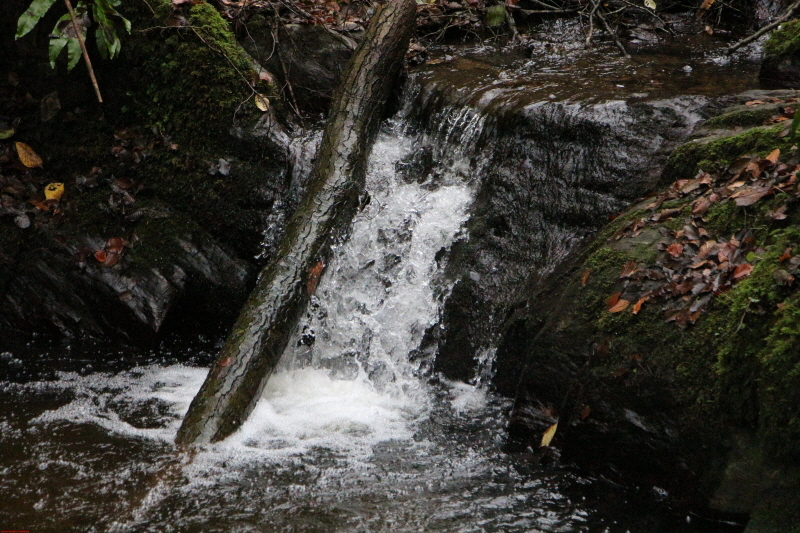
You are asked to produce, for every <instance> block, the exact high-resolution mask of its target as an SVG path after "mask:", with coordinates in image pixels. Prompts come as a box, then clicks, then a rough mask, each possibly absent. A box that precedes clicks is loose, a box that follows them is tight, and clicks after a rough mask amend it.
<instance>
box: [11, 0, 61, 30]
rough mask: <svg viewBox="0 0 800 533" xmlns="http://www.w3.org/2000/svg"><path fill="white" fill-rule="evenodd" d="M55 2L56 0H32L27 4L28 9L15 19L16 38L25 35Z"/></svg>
mask: <svg viewBox="0 0 800 533" xmlns="http://www.w3.org/2000/svg"><path fill="white" fill-rule="evenodd" d="M55 2H56V0H33V2H31V5H30V6H28V9H26V10H25V13H23V14H22V15H21V16H20V17H19V20H18V21H17V35H16V39H19V38H20V37H22V36H24V35H27V33H28V32H29V31H31V30H32V29H33V27H34V26H36V23H37V22H39V19H41V18H42V17H43V16H44V14H45V13H47V10H48V9H50V8H51V7H52V5H53V4H55Z"/></svg>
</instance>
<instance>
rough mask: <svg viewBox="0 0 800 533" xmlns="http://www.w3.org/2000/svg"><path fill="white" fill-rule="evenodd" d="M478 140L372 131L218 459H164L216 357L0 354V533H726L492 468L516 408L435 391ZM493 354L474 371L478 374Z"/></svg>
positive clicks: (599, 493)
mask: <svg viewBox="0 0 800 533" xmlns="http://www.w3.org/2000/svg"><path fill="white" fill-rule="evenodd" d="M409 101H411V100H409ZM406 112H407V110H406ZM483 121H484V118H483V117H482V115H480V114H479V113H476V112H474V111H472V110H470V109H469V108H461V109H460V110H458V109H456V110H453V109H450V110H442V111H441V116H437V117H435V119H434V120H433V122H435V123H437V124H439V127H438V129H437V130H436V131H433V132H429V133H420V132H415V131H412V130H410V129H409V128H408V127H407V126H406V125H404V123H403V122H402V121H398V122H397V123H393V124H389V125H388V126H387V127H386V128H384V131H383V132H382V134H381V135H380V137H379V139H378V141H377V143H376V145H375V147H374V150H373V155H372V157H371V159H370V168H369V174H368V179H367V195H365V197H364V202H363V203H364V207H363V209H362V210H361V211H360V213H359V214H358V216H357V218H356V220H355V222H354V226H353V231H352V233H351V237H350V239H349V240H348V241H347V242H346V243H340V244H339V245H337V248H336V250H335V251H334V254H333V259H332V263H331V265H329V267H328V269H327V273H326V275H325V277H324V278H323V280H322V282H321V284H320V286H319V288H318V289H317V293H316V295H315V297H314V298H313V301H312V303H311V305H310V306H309V308H308V312H307V316H306V317H305V319H304V320H303V321H302V322H301V324H300V326H299V327H298V330H297V332H296V334H295V338H294V340H293V341H292V343H291V344H290V347H289V348H288V349H287V352H286V354H285V355H284V358H283V361H282V365H281V368H280V369H279V370H278V371H277V372H276V373H275V374H274V375H273V376H272V378H271V379H270V381H269V383H268V385H267V388H266V390H265V391H264V394H263V397H262V398H261V400H260V402H259V404H258V405H257V407H256V409H255V411H254V412H253V414H252V415H251V417H250V418H249V420H248V421H247V422H246V424H245V425H244V426H243V427H242V428H241V429H240V431H238V432H237V433H236V434H234V435H233V436H232V437H231V438H230V439H228V440H227V441H225V442H223V443H219V444H216V445H213V446H210V447H208V448H205V449H202V450H200V451H198V452H197V453H195V454H193V455H191V456H189V455H182V454H179V453H178V452H177V451H176V450H175V448H174V446H173V444H172V439H173V437H174V435H175V432H176V430H177V427H178V425H179V423H180V419H181V417H182V416H183V414H184V413H185V411H186V410H187V408H188V405H189V402H190V401H191V399H192V397H193V396H194V394H195V392H196V391H197V390H198V389H199V387H200V385H201V383H202V381H203V379H204V377H205V374H206V372H207V370H206V368H207V367H206V366H204V365H207V364H208V362H209V361H210V359H211V358H212V357H213V353H214V347H213V346H208V345H207V343H206V344H205V345H202V343H201V345H202V347H201V348H194V347H188V346H183V347H181V348H178V349H177V350H174V351H171V350H168V349H166V348H165V349H164V350H162V351H159V352H153V353H125V354H121V353H107V352H105V351H104V349H103V348H102V347H98V346H92V347H86V346H82V347H81V346H68V345H64V346H60V347H52V346H51V347H49V348H48V349H46V350H42V349H41V348H40V347H38V346H32V347H30V348H29V349H28V350H22V351H27V352H28V353H26V354H22V351H21V352H19V353H11V352H7V353H4V354H0V364H2V367H1V368H2V372H3V374H2V376H3V381H2V382H0V401H1V403H0V449H1V450H2V454H1V455H0V528H2V529H6V530H30V531H32V532H37V533H38V532H45V531H54V532H55V531H93V532H110V531H120V532H126V531H136V532H138V531H158V532H170V531H176V532H193V531H197V532H200V531H202V532H217V531H218V532H269V533H271V532H279V531H286V532H317V531H319V532H326V533H329V532H411V531H438V532H598V533H600V532H609V533H616V532H619V533H625V532H631V533H636V532H642V533H644V532H648V533H658V532H663V533H668V532H669V533H680V532H686V533H688V532H698V531H712V532H728V531H739V530H740V529H741V528H740V527H739V526H736V525H730V524H724V523H720V522H710V521H706V520H703V519H701V518H699V517H694V516H687V515H686V514H679V513H673V512H672V511H671V510H670V509H669V508H667V507H666V506H665V505H663V503H661V502H662V500H663V497H664V494H663V491H661V490H660V489H659V488H658V487H640V488H636V489H632V488H627V489H626V488H622V487H618V486H615V485H614V484H612V483H610V482H608V481H605V480H602V479H590V478H586V477H582V476H581V475H580V474H578V473H577V472H575V471H574V470H573V469H571V468H570V467H568V466H559V465H558V464H557V460H555V459H556V458H554V457H551V456H547V457H545V459H546V460H545V461H540V460H539V459H540V458H539V457H538V456H536V455H535V454H533V453H524V454H506V453H504V452H503V443H504V426H505V416H506V414H507V410H508V408H509V407H510V405H509V402H508V400H506V399H503V398H500V397H497V396H495V395H493V394H492V393H491V392H489V391H488V390H486V388H485V387H484V386H482V383H485V381H486V380H485V379H483V378H486V376H485V375H483V376H475V379H474V380H473V383H475V385H467V384H464V383H454V382H448V381H446V380H444V379H441V378H436V377H435V376H432V374H431V361H430V358H429V357H430V356H429V355H425V354H421V353H419V350H418V347H419V344H420V342H421V340H422V338H423V335H424V334H425V332H426V330H427V329H428V328H430V327H432V326H435V325H436V324H437V321H438V320H439V314H440V312H441V305H442V302H443V300H444V297H445V296H446V295H447V293H448V291H449V290H450V289H451V287H450V286H449V282H448V281H447V280H446V279H445V277H444V276H443V272H444V268H445V263H446V261H447V255H448V254H447V251H448V249H449V248H450V247H451V245H452V244H453V242H454V241H456V240H458V239H464V238H465V236H464V235H463V231H464V229H463V228H464V224H465V221H466V219H467V216H468V212H469V209H470V206H471V205H472V202H473V201H474V196H475V193H476V190H477V189H478V186H479V180H478V178H479V176H481V175H482V172H483V171H484V166H485V165H486V164H487V162H488V161H489V160H490V159H489V158H487V157H481V156H476V154H475V153H473V152H470V150H469V149H467V147H470V146H472V145H473V144H474V143H475V142H476V139H477V138H478V137H479V136H480V135H481V133H482V129H483V126H484V124H483ZM426 158H427V159H426ZM420 161H422V164H421V163H420ZM425 161H434V162H435V164H431V165H426V164H424V162H425ZM421 169H422V170H421ZM298 179H299V178H298ZM492 353H493V352H492V350H491V349H487V350H485V351H484V352H482V353H481V354H477V355H476V357H478V358H479V359H480V358H482V359H483V360H482V361H481V363H482V364H480V365H478V366H479V367H480V368H490V367H491V361H490V359H491V357H492ZM62 355H63V357H62ZM187 359H188V360H190V361H193V362H194V363H196V366H192V365H189V364H186V361H187ZM178 360H182V361H184V364H178V363H176V361H178ZM54 369H55V370H54Z"/></svg>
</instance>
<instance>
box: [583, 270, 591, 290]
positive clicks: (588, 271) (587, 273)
mask: <svg viewBox="0 0 800 533" xmlns="http://www.w3.org/2000/svg"><path fill="white" fill-rule="evenodd" d="M591 273H592V269H590V268H587V269H586V270H584V271H583V274H581V287H585V286H586V282H587V281H589V275H590V274H591Z"/></svg>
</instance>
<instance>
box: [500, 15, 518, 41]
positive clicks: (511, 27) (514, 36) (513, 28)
mask: <svg viewBox="0 0 800 533" xmlns="http://www.w3.org/2000/svg"><path fill="white" fill-rule="evenodd" d="M503 7H505V6H503ZM506 24H507V25H508V31H509V32H510V33H511V42H512V43H515V42H517V41H519V32H518V31H517V23H516V22H515V21H514V15H512V14H511V11H509V10H508V9H506Z"/></svg>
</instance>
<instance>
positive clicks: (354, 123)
mask: <svg viewBox="0 0 800 533" xmlns="http://www.w3.org/2000/svg"><path fill="white" fill-rule="evenodd" d="M415 12H416V2H415V0H392V1H391V2H389V3H388V4H385V5H383V6H381V7H379V8H378V9H377V10H376V12H375V14H374V15H373V17H372V19H371V21H370V23H369V26H368V27H367V30H366V32H365V35H364V39H363V40H362V41H361V44H360V45H359V47H358V48H357V49H356V51H355V52H354V54H353V57H352V58H351V60H350V63H349V65H348V67H347V70H346V71H345V72H344V73H343V75H342V77H341V79H340V81H339V86H338V87H337V89H336V91H335V92H334V95H333V102H332V105H331V111H330V115H329V117H328V121H327V124H326V127H325V131H324V133H323V137H322V143H321V145H320V150H319V153H318V155H317V159H316V161H315V164H314V169H313V171H312V176H311V179H310V182H309V183H310V184H309V186H308V189H307V193H306V196H305V199H304V200H303V202H302V203H301V205H300V206H299V207H298V209H297V212H296V213H295V215H294V216H293V217H292V219H291V221H290V222H289V224H288V227H287V232H286V237H285V238H284V239H283V242H282V243H281V246H280V248H279V249H278V252H277V254H276V256H275V259H273V261H271V263H270V264H269V265H268V266H267V267H265V269H264V270H263V271H262V272H261V275H260V277H259V280H258V283H257V284H256V288H255V289H254V291H253V293H252V294H251V295H250V298H249V299H248V301H247V303H246V304H245V306H244V309H243V310H242V312H241V314H240V315H239V318H238V320H237V321H236V324H235V325H234V327H233V331H232V332H231V333H230V335H229V336H228V339H227V340H226V342H225V345H224V346H223V347H222V350H221V351H220V353H219V356H218V358H217V360H216V362H215V363H214V366H213V367H212V368H211V370H210V371H209V373H208V377H207V378H206V380H205V382H204V383H203V386H202V387H201V388H200V391H199V392H198V393H197V395H196V396H195V398H194V400H193V401H192V403H191V405H190V406H189V411H188V412H187V413H186V416H185V417H184V419H183V423H182V425H181V427H180V429H179V430H178V434H177V435H176V437H175V442H176V444H178V445H179V446H188V445H192V444H195V445H197V444H206V443H211V442H216V441H219V440H222V439H224V438H225V437H227V436H228V435H230V434H231V433H233V432H234V431H235V430H236V429H237V428H238V427H239V426H241V424H242V423H243V422H244V421H245V420H246V419H247V416H248V415H249V414H250V412H251V411H252V410H253V408H254V407H255V405H256V403H257V402H258V399H259V397H260V396H261V392H262V391H263V388H264V385H266V382H267V379H268V378H269V376H270V374H271V373H272V371H273V369H274V368H275V366H276V365H277V364H278V361H279V360H280V357H281V355H282V354H283V351H284V349H285V348H286V345H287V343H288V341H289V336H290V335H291V333H292V331H293V330H294V329H295V326H296V324H297V321H298V320H299V318H300V316H301V315H302V313H303V312H304V311H305V309H306V306H307V304H308V300H309V298H310V294H311V293H313V291H314V289H315V288H316V282H317V280H318V279H319V276H320V275H321V273H322V269H323V268H324V265H325V263H326V262H327V259H328V256H329V253H330V244H331V243H332V242H333V240H335V239H337V238H341V236H342V234H343V233H344V232H346V228H349V226H350V224H351V222H352V218H353V216H354V215H355V212H356V209H357V207H358V197H359V195H360V193H361V191H362V189H363V187H364V180H365V177H366V167H367V157H368V155H369V152H370V149H371V147H372V143H373V141H374V139H375V136H376V134H377V131H378V126H379V124H380V121H381V120H382V118H383V113H384V110H385V105H386V100H387V98H388V96H389V94H390V93H391V91H392V89H393V87H394V86H395V84H396V82H397V78H398V74H399V72H400V68H401V66H402V63H403V58H404V56H405V53H406V50H407V49H408V44H409V40H410V38H411V33H412V31H413V29H414V18H415Z"/></svg>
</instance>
